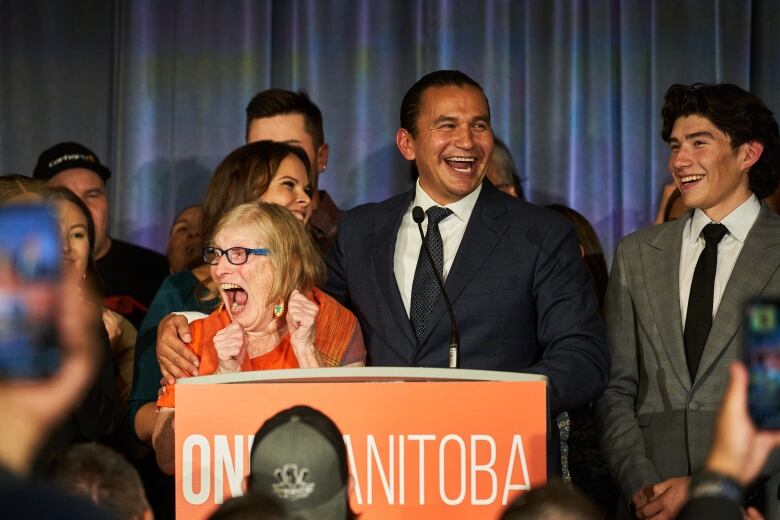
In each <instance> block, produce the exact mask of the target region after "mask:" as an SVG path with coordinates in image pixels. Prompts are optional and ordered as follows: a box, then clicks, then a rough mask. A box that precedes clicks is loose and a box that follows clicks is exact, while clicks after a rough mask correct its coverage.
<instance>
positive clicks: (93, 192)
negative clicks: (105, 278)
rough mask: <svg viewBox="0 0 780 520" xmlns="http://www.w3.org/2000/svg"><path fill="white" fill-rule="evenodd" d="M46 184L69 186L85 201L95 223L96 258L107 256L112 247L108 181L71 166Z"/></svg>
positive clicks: (86, 170) (89, 171)
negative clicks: (109, 226)
mask: <svg viewBox="0 0 780 520" xmlns="http://www.w3.org/2000/svg"><path fill="white" fill-rule="evenodd" d="M46 184H47V185H48V186H54V187H58V186H61V187H64V188H68V189H69V190H70V191H72V192H73V193H75V194H76V195H77V196H78V198H80V199H81V200H83V201H84V204H86V205H87V207H88V208H89V212H90V213H91V214H92V220H93V222H94V223H95V244H94V249H95V250H94V253H95V259H96V260H98V259H100V258H102V257H103V256H105V255H106V253H108V251H109V249H111V242H110V240H109V238H108V196H107V195H106V183H105V182H103V179H101V178H100V175H98V174H97V173H95V172H93V171H92V170H88V169H86V168H69V169H67V170H63V171H61V172H60V173H58V174H57V175H55V176H54V177H52V178H51V179H49V181H48V182H47V183H46Z"/></svg>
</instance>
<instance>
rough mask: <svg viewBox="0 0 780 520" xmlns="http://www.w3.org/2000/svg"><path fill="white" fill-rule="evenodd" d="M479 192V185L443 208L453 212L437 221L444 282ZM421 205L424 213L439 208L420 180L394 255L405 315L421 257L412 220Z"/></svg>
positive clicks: (426, 223)
mask: <svg viewBox="0 0 780 520" xmlns="http://www.w3.org/2000/svg"><path fill="white" fill-rule="evenodd" d="M481 191H482V185H481V184H480V185H479V186H477V189H476V190H474V191H472V192H471V193H469V194H468V195H466V196H465V197H463V198H462V199H460V200H459V201H457V202H453V203H452V204H447V205H446V206H442V207H444V208H448V209H450V210H452V215H449V216H447V217H446V218H445V219H444V220H442V221H441V222H439V231H440V232H441V239H442V245H443V249H444V279H445V280H446V279H447V274H448V273H449V272H450V268H451V267H452V262H453V260H455V255H456V254H457V253H458V248H459V247H460V242H461V240H463V233H465V231H466V225H467V224H468V223H469V218H471V212H472V211H474V205H475V204H476V203H477V198H478V197H479V193H480V192H481ZM415 206H420V207H421V208H422V209H423V210H424V211H428V208H430V207H431V206H438V204H436V202H435V201H434V200H433V199H432V198H430V197H429V196H428V194H427V193H425V191H424V190H423V189H422V187H421V186H420V180H419V179H418V180H417V184H416V187H415V191H414V200H413V201H412V203H411V204H410V205H409V208H408V209H407V210H406V213H404V217H403V220H402V221H401V228H400V229H399V230H398V235H396V238H395V253H394V255H393V271H394V272H395V281H396V283H397V284H398V290H399V291H401V299H402V300H403V302H404V309H406V314H407V316H408V315H409V307H410V305H411V300H412V284H413V282H414V272H415V270H416V269H417V258H418V257H419V256H420V248H421V247H422V239H420V232H419V231H418V229H417V223H416V222H415V221H414V220H413V219H412V208H414V207H415ZM422 228H423V233H427V232H428V216H427V214H426V216H425V220H424V221H423V223H422Z"/></svg>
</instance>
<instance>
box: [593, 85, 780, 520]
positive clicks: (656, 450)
mask: <svg viewBox="0 0 780 520" xmlns="http://www.w3.org/2000/svg"><path fill="white" fill-rule="evenodd" d="M662 115H663V131H662V137H663V139H664V141H666V142H667V143H669V150H670V156H669V170H670V172H671V174H672V177H673V178H674V181H675V182H676V184H677V186H678V188H679V190H680V192H681V194H682V197H683V202H684V203H685V205H686V206H688V207H689V208H694V209H692V210H691V211H689V212H688V213H687V214H686V215H685V216H683V218H681V219H680V220H677V221H674V222H669V223H666V224H661V225H657V226H654V227H651V228H648V229H643V230H640V231H638V232H636V233H633V234H631V235H629V236H627V237H625V238H624V239H623V240H622V241H621V242H620V244H619V245H618V248H617V252H616V255H615V259H614V261H613V265H612V273H611V275H610V280H609V286H608V289H607V300H606V311H605V314H606V319H607V338H608V343H609V347H610V351H611V354H612V372H611V375H610V382H609V385H608V387H607V390H606V391H605V392H604V395H603V396H602V397H601V398H600V399H599V401H598V402H597V404H596V418H597V424H598V426H599V429H600V433H601V446H602V451H603V453H604V456H605V457H606V459H607V462H608V464H609V466H610V467H611V471H612V474H613V476H614V477H615V479H616V482H617V484H618V486H619V487H620V488H621V490H622V492H623V493H624V495H625V497H626V498H627V499H628V502H627V504H629V505H630V506H631V508H632V509H633V510H634V513H635V515H636V517H637V518H649V517H653V518H655V519H657V520H664V519H667V518H673V517H674V516H675V515H676V514H677V512H678V511H679V508H680V507H681V506H682V504H683V502H684V500H685V497H686V494H687V489H688V481H689V479H690V477H689V475H691V473H692V472H695V471H697V470H699V469H701V468H702V466H703V465H704V461H705V456H706V453H707V449H708V448H709V445H710V439H711V436H712V429H713V421H714V418H715V412H716V410H717V409H718V405H719V404H720V401H721V398H722V395H723V391H724V389H725V388H726V383H727V380H728V365H729V363H730V361H731V360H733V359H736V358H739V357H740V355H741V349H742V335H741V330H740V328H741V324H742V305H743V304H744V302H745V300H746V299H748V298H750V297H752V296H756V295H759V294H778V293H780V271H778V267H779V266H780V218H778V217H777V216H775V215H774V214H773V213H772V212H771V210H769V209H768V208H767V207H765V206H762V205H761V203H760V199H762V198H764V197H766V196H767V195H769V194H771V193H772V192H773V191H774V190H775V188H776V187H777V184H778V178H779V175H780V164H778V161H780V149H779V145H778V125H777V123H776V121H775V119H774V117H773V115H772V112H770V111H769V110H768V109H767V108H766V106H765V105H764V104H763V103H762V102H761V100H759V99H758V98H757V97H755V96H753V95H752V94H750V93H748V92H746V91H744V90H743V89H741V88H739V87H737V86H735V85H727V84H719V85H702V84H694V85H690V86H687V85H673V86H672V87H670V88H669V90H668V91H667V93H666V96H665V99H664V107H663V110H662ZM623 514H624V515H626V516H627V515H628V508H624V509H623Z"/></svg>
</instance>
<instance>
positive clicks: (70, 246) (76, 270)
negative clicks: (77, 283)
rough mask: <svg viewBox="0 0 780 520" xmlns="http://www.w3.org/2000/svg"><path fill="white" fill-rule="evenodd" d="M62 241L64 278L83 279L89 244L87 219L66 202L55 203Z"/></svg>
mask: <svg viewBox="0 0 780 520" xmlns="http://www.w3.org/2000/svg"><path fill="white" fill-rule="evenodd" d="M57 209H58V212H59V219H60V240H61V241H62V244H61V245H62V267H63V271H64V272H63V274H64V275H65V277H66V278H69V277H73V278H74V279H79V280H81V279H83V278H84V276H85V275H86V273H87V263H88V262H89V254H90V251H89V249H90V244H89V235H88V234H87V217H86V216H85V215H84V213H82V211H81V208H79V207H78V206H76V205H75V204H73V203H72V202H69V201H67V200H61V201H58V202H57Z"/></svg>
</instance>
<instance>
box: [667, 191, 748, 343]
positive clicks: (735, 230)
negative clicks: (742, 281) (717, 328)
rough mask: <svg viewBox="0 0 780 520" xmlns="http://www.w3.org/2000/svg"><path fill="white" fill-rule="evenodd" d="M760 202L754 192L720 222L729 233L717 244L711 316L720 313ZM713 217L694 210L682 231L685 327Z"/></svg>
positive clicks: (682, 303)
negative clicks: (705, 232) (703, 233)
mask: <svg viewBox="0 0 780 520" xmlns="http://www.w3.org/2000/svg"><path fill="white" fill-rule="evenodd" d="M760 210H761V203H760V202H759V201H758V198H756V196H755V195H751V196H750V198H749V199H747V200H746V201H745V202H743V203H742V204H740V205H739V207H737V209H735V210H734V211H732V212H731V213H729V215H728V216H727V217H726V218H724V219H723V220H721V221H720V224H723V225H724V226H726V228H727V229H728V230H729V232H728V234H727V235H726V236H724V237H723V239H722V240H721V241H720V243H719V244H718V265H717V269H716V271H715V291H714V293H713V295H712V315H713V316H715V314H717V312H718V306H719V305H720V300H721V298H722V297H723V291H724V290H725V289H726V284H727V283H728V281H729V278H730V277H731V271H733V270H734V264H736V263H737V258H739V253H740V252H741V251H742V246H743V245H745V239H746V238H747V235H748V232H750V228H752V227H753V224H755V222H756V219H757V218H758V212H759V211H760ZM711 222H712V221H711V220H710V218H709V217H708V216H707V215H706V214H705V213H704V212H703V211H702V210H700V209H697V210H694V212H693V215H692V216H691V217H690V218H689V219H688V222H686V224H685V229H684V230H683V234H682V249H681V250H680V314H681V315H682V324H683V328H685V317H686V316H687V314H688V297H689V296H690V293H691V283H692V282H693V272H694V271H695V270H696V262H698V261H699V255H700V254H701V252H702V251H704V237H703V236H701V230H702V229H704V226H706V225H707V224H710V223H711Z"/></svg>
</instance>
